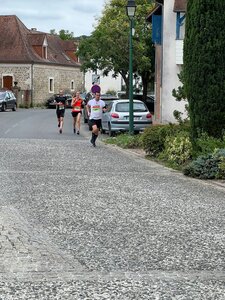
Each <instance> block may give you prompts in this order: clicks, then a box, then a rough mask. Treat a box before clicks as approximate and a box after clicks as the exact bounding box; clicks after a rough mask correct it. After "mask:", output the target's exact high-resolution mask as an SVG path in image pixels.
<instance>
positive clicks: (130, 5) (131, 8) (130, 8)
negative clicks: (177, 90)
mask: <svg viewBox="0 0 225 300" xmlns="http://www.w3.org/2000/svg"><path fill="white" fill-rule="evenodd" d="M126 10H127V16H128V18H129V20H130V37H129V133H130V134H133V133H134V108H133V40H132V33H133V28H134V15H135V11H136V4H135V0H128V1H127V6H126Z"/></svg>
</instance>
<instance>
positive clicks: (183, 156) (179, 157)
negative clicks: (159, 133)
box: [160, 131, 192, 166]
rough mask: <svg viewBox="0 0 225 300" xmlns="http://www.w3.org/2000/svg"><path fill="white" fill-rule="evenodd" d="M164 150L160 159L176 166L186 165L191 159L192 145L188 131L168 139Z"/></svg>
mask: <svg viewBox="0 0 225 300" xmlns="http://www.w3.org/2000/svg"><path fill="white" fill-rule="evenodd" d="M164 148H165V149H164V151H163V152H162V153H161V154H160V158H163V159H164V160H167V161H169V162H171V163H173V164H174V165H177V166H181V165H184V164H186V163H187V161H189V160H190V159H191V156H192V144H191V141H190V138H189V133H188V132H187V131H181V132H178V133H177V134H176V135H175V136H168V137H166V139H165V143H164Z"/></svg>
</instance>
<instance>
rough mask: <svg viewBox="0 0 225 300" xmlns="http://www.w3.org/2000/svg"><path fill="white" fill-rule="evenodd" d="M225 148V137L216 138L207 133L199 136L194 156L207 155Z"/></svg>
mask: <svg viewBox="0 0 225 300" xmlns="http://www.w3.org/2000/svg"><path fill="white" fill-rule="evenodd" d="M220 148H225V137H223V138H214V137H212V136H209V135H208V134H207V133H202V134H199V137H198V138H197V139H196V140H195V149H196V150H195V152H194V153H193V155H194V156H195V157H196V156H199V155H206V154H208V153H213V152H214V151H215V150H216V149H220Z"/></svg>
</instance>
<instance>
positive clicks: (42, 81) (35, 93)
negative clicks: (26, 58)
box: [0, 64, 84, 105]
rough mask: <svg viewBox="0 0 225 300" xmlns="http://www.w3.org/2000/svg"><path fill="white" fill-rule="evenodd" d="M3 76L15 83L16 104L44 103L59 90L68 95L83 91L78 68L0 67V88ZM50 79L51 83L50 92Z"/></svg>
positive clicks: (40, 66)
mask: <svg viewBox="0 0 225 300" xmlns="http://www.w3.org/2000/svg"><path fill="white" fill-rule="evenodd" d="M4 76H12V78H13V82H17V86H18V91H17V97H18V104H24V103H23V102H24V101H25V102H29V103H32V104H33V105H35V104H40V103H44V102H45V101H46V100H47V99H48V98H49V97H51V96H52V95H53V94H54V93H57V92H58V91H59V89H64V90H65V91H66V92H69V93H73V92H74V91H76V90H80V91H83V89H84V86H83V84H84V82H83V81H84V78H83V73H82V72H81V71H80V68H79V67H77V68H74V67H67V66H66V67H64V66H51V65H42V64H39V65H38V64H35V65H28V64H20V65H12V64H9V65H7V64H6V65H0V88H3V80H2V79H3V77H4ZM50 79H52V82H53V86H52V90H51V91H50V86H49V84H50Z"/></svg>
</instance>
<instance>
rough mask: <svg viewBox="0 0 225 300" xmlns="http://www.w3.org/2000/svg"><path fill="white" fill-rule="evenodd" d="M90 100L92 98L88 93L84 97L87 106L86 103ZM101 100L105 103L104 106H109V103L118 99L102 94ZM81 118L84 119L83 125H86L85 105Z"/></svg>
mask: <svg viewBox="0 0 225 300" xmlns="http://www.w3.org/2000/svg"><path fill="white" fill-rule="evenodd" d="M92 98H93V97H92V95H91V93H88V94H87V95H86V98H85V104H87V103H88V101H89V100H90V99H92ZM101 99H102V100H103V101H104V102H105V104H106V105H108V104H109V103H110V102H112V101H113V100H116V99H118V97H117V96H113V95H111V94H102V95H101ZM83 118H84V123H87V122H88V115H87V109H86V105H85V107H84V109H83Z"/></svg>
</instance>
